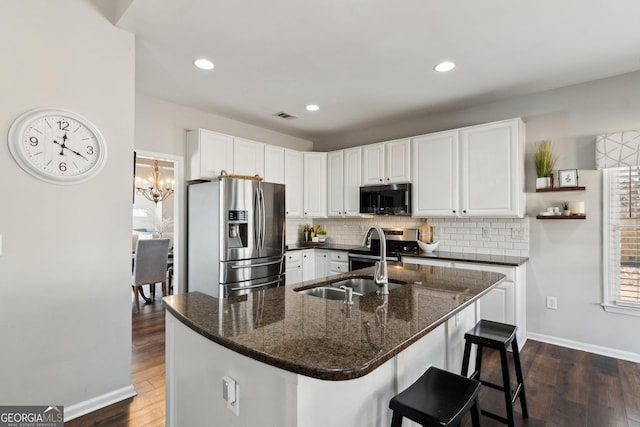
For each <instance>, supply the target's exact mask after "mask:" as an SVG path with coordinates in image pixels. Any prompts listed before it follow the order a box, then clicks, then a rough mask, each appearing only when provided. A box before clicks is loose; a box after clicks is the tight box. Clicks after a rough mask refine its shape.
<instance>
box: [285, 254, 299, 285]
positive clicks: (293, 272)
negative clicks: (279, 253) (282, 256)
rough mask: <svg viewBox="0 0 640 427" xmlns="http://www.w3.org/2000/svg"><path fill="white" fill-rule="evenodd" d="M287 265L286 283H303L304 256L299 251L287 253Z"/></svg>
mask: <svg viewBox="0 0 640 427" xmlns="http://www.w3.org/2000/svg"><path fill="white" fill-rule="evenodd" d="M285 263H286V264H285V265H286V270H285V272H286V277H285V283H286V284H287V285H290V284H292V283H300V282H302V254H301V253H300V252H299V251H295V252H287V253H286V261H285Z"/></svg>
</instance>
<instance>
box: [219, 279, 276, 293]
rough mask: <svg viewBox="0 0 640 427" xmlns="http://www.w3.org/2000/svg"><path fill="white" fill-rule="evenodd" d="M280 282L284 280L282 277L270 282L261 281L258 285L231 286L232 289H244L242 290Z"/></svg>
mask: <svg viewBox="0 0 640 427" xmlns="http://www.w3.org/2000/svg"><path fill="white" fill-rule="evenodd" d="M279 282H282V278H280V279H278V280H272V281H270V282H265V283H260V284H258V285H250V286H242V287H240V288H231V290H232V291H242V290H245V289H255V288H262V287H264V286H268V285H273V284H274V283H279Z"/></svg>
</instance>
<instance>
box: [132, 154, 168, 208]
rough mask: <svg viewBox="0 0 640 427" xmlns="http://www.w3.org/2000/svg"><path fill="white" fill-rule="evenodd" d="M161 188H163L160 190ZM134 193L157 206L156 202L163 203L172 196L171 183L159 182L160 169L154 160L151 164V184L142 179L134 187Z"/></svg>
mask: <svg viewBox="0 0 640 427" xmlns="http://www.w3.org/2000/svg"><path fill="white" fill-rule="evenodd" d="M163 186H164V188H162V187H163ZM136 192H137V193H138V194H142V195H143V196H144V197H146V198H147V200H150V201H152V202H153V203H155V204H158V202H164V201H165V200H166V199H167V197H169V196H170V195H172V194H173V181H169V180H167V182H164V181H160V168H159V167H158V161H157V160H156V161H155V162H154V164H153V178H152V180H151V183H149V182H148V181H147V180H146V179H143V180H142V181H141V183H140V185H139V186H138V185H136Z"/></svg>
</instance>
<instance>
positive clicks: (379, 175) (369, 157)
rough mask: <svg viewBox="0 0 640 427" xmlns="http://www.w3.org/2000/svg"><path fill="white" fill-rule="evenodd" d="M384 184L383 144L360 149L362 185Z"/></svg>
mask: <svg viewBox="0 0 640 427" xmlns="http://www.w3.org/2000/svg"><path fill="white" fill-rule="evenodd" d="M383 183H384V144H382V143H380V144H371V145H365V146H363V147H362V185H382V184H383Z"/></svg>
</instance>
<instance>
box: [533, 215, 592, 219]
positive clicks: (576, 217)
mask: <svg viewBox="0 0 640 427" xmlns="http://www.w3.org/2000/svg"><path fill="white" fill-rule="evenodd" d="M536 219H587V216H586V215H566V216H565V215H536Z"/></svg>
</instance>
